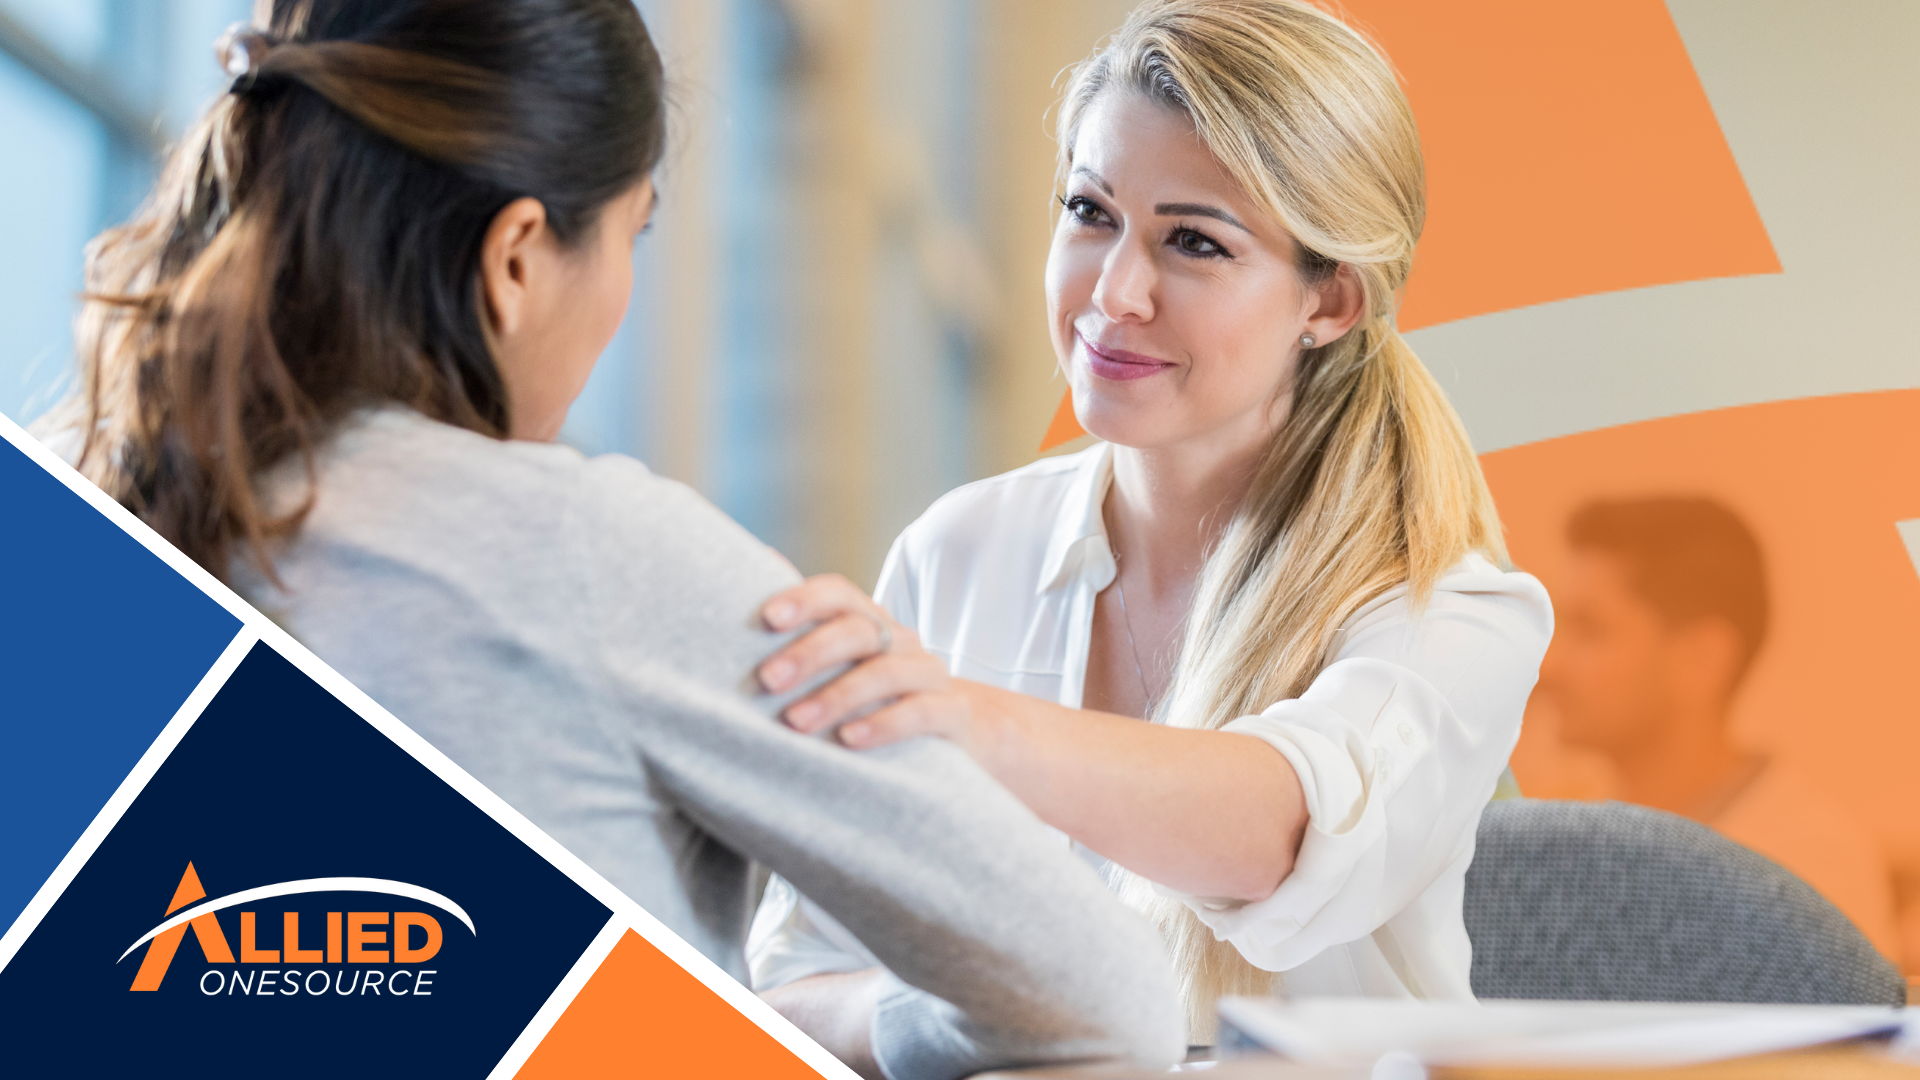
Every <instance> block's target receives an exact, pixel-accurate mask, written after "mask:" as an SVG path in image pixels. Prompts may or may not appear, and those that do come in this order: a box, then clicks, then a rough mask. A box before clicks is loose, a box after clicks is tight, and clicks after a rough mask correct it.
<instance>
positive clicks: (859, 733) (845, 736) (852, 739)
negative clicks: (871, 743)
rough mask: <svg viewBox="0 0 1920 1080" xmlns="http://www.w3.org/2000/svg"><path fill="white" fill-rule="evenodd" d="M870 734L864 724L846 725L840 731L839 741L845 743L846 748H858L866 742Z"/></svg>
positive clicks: (869, 730)
mask: <svg viewBox="0 0 1920 1080" xmlns="http://www.w3.org/2000/svg"><path fill="white" fill-rule="evenodd" d="M870 733H871V729H869V728H868V727H867V725H865V724H848V725H847V726H846V727H843V728H841V729H840V741H841V742H844V743H846V744H847V745H848V746H859V745H860V744H861V743H863V742H866V741H867V736H868V735H869V734H870Z"/></svg>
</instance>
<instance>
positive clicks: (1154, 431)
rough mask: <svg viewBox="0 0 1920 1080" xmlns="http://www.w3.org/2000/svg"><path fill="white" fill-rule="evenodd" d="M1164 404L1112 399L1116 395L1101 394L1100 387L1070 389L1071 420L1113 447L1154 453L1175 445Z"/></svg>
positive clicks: (1174, 435)
mask: <svg viewBox="0 0 1920 1080" xmlns="http://www.w3.org/2000/svg"><path fill="white" fill-rule="evenodd" d="M1167 413H1169V409H1167V407H1165V404H1154V405H1146V404H1140V402H1123V400H1116V394H1104V392H1100V388H1087V386H1075V388H1073V419H1077V421H1079V425H1081V427H1083V429H1087V434H1091V436H1094V438H1098V440H1100V442H1112V444H1114V446H1129V448H1133V450H1154V448H1158V446H1167V444H1171V442H1177V440H1179V436H1181V432H1177V430H1175V425H1171V423H1169V421H1171V419H1173V417H1169V415H1167Z"/></svg>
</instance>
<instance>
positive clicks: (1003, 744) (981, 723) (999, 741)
mask: <svg viewBox="0 0 1920 1080" xmlns="http://www.w3.org/2000/svg"><path fill="white" fill-rule="evenodd" d="M954 682H955V684H956V685H957V686H959V687H960V689H961V692H962V693H963V694H964V695H965V696H966V699H967V708H968V714H969V715H968V721H967V727H968V738H967V752H968V753H969V754H972V755H973V758H974V760H975V761H978V762H979V763H980V764H981V765H982V766H984V767H985V768H986V770H987V771H988V772H990V773H993V774H994V775H996V776H998V775H999V774H1000V766H1001V764H1002V762H1003V761H1004V759H1005V757H1006V752H1007V748H1008V746H1009V745H1010V744H1011V743H1012V742H1013V741H1014V740H1013V731H1012V728H1013V717H1012V715H1011V714H1010V713H1009V712H1008V711H1007V710H1006V709H1004V708H1001V707H1000V702H999V700H998V698H999V696H1000V695H1001V694H1003V693H1005V692H1006V691H1003V690H999V689H996V688H994V687H991V686H985V685H983V684H981V683H977V682H971V681H968V680H966V679H955V680H954Z"/></svg>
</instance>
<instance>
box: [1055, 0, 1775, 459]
mask: <svg viewBox="0 0 1920 1080" xmlns="http://www.w3.org/2000/svg"><path fill="white" fill-rule="evenodd" d="M1329 6H1332V7H1336V9H1337V13H1338V14H1341V15H1342V16H1343V17H1345V18H1346V19H1348V21H1349V22H1351V23H1352V24H1353V25H1354V26H1356V27H1357V28H1359V29H1360V30H1362V31H1363V32H1365V33H1367V34H1368V35H1369V36H1371V37H1372V38H1373V39H1374V40H1375V41H1377V42H1378V43H1379V44H1380V46H1381V47H1382V48H1383V49H1384V50H1385V51H1386V53H1387V56H1388V57H1389V58H1390V59H1391V60H1392V61H1393V63H1394V66H1395V67H1396V68H1397V69H1398V70H1399V72H1400V76H1401V80H1402V84H1403V85H1404V87H1405V89H1406V93H1407V98H1408V100H1409V101H1410V102H1411V103H1412V106H1413V112H1414V118H1415V120H1416V121H1417V122H1418V123H1419V125H1420V141H1421V147H1422V149H1423V152H1424V154H1425V156H1426V166H1427V225H1426V232H1425V234H1424V235H1423V236H1422V237H1421V238H1420V247H1419V250H1418V252H1417V253H1416V256H1415V259H1414V273H1413V276H1412V278H1411V279H1410V280H1409V281H1408V283H1407V289H1406V295H1405V297H1404V299H1403V302H1402V304H1401V308H1400V321H1399V322H1400V328H1401V329H1402V330H1405V331H1410V330H1417V329H1419V328H1421V327H1424V326H1433V325H1435V324H1438V323H1444V322H1452V321H1454V320H1456V319H1465V318H1470V317H1472V316H1475V315H1487V314H1491V313H1493V312H1496V311H1508V310H1512V309H1514V308H1520V307H1529V306H1532V305H1534V304H1544V303H1549V302H1552V301H1555V300H1568V299H1572V298H1574V297H1578V296H1591V295H1593V294H1596V293H1604V292H1615V291H1619V290H1622V289H1637V288H1644V287H1647V286H1650V285H1663V284H1670V283H1673V282H1680V281H1697V280H1702V279H1706V278H1718V277H1734V276H1739V275H1744V274H1775V273H1779V272H1780V259H1779V256H1778V255H1776V254H1775V253H1774V250H1773V243H1772V241H1771V240H1769V239H1768V238H1767V231H1766V226H1765V225H1764V224H1763V223H1762V222H1761V220H1760V214H1759V211H1758V210H1757V209H1756V208H1755V207H1754V204H1753V198H1752V196H1751V195H1750V194H1749V193H1748V192H1747V186H1746V182H1745V181H1744V180H1743V179H1742V178H1741V176H1740V168H1739V165H1738V163H1736V162H1735V161H1734V158H1733V151H1732V150H1731V149H1730V148H1729V147H1728V146H1727V141H1726V137H1725V136H1724V135H1723V134H1722V133H1721V131H1720V124H1719V121H1718V120H1716V119H1715V117H1714V115H1713V106H1712V104H1711V103H1710V102H1709V101H1708V100H1707V95H1706V91H1705V89H1704V88H1703V87H1702V86H1701V85H1700V78H1699V76H1698V75H1697V74H1695V72H1694V69H1693V63H1692V61H1691V60H1690V59H1689V58H1688V56H1687V49H1686V44H1685V42H1683V41H1682V40H1681V38H1680V32H1679V30H1678V29H1677V28H1676V27H1675V26H1674V24H1673V17H1672V16H1671V15H1669V14H1668V12H1667V7H1666V4H1665V3H1663V2H1662V0H1615V2H1613V3H1608V4H1556V3H1541V2H1539V0H1449V2H1447V3H1437V2H1435V0H1348V2H1347V3H1346V4H1344V6H1341V5H1329ZM1082 434H1084V432H1082V431H1081V430H1080V426H1079V424H1078V423H1076V422H1074V420H1073V416H1072V409H1071V407H1070V406H1067V405H1063V406H1062V408H1061V411H1060V412H1059V413H1058V414H1056V415H1055V417H1054V421H1053V424H1052V425H1051V426H1050V427H1049V428H1048V431H1047V436H1046V439H1045V440H1043V442H1042V445H1041V450H1042V452H1044V451H1046V450H1049V449H1051V448H1053V447H1055V446H1058V445H1060V444H1062V443H1065V442H1068V441H1070V440H1072V439H1075V438H1078V437H1079V436H1080V435H1082Z"/></svg>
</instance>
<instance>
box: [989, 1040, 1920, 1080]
mask: <svg viewBox="0 0 1920 1080" xmlns="http://www.w3.org/2000/svg"><path fill="white" fill-rule="evenodd" d="M1169 1076H1177V1077H1188V1076H1191V1077H1193V1078H1194V1080H1371V1076H1372V1070H1370V1069H1367V1068H1364V1067H1363V1068H1333V1067H1329V1066H1324V1065H1298V1064H1293V1063H1290V1062H1285V1061H1280V1060H1278V1059H1272V1058H1242V1059H1239V1060H1236V1061H1223V1062H1221V1063H1220V1064H1219V1065H1217V1066H1215V1067H1214V1068H1211V1069H1206V1070H1196V1071H1193V1072H1178V1073H1167V1072H1159V1071H1155V1070H1152V1069H1132V1068H1126V1067H1124V1066H1113V1065H1081V1066H1072V1067H1066V1068H1051V1069H1017V1070H1013V1071H1008V1072H994V1073H983V1074H981V1075H980V1076H977V1077H975V1078H974V1080H1167V1078H1168V1077H1169ZM1428 1076H1430V1077H1431V1078H1432V1080H1622V1078H1623V1077H1631V1078H1632V1080H1806V1078H1818V1080H1920V1063H1916V1062H1906V1061H1896V1060H1894V1059H1893V1058H1890V1057H1888V1056H1887V1048H1886V1044H1885V1043H1884V1042H1880V1041H1875V1040H1866V1041H1861V1042H1850V1043H1841V1044H1838V1045H1834V1046H1819V1047H1813V1048H1811V1049H1807V1050H1794V1051H1790V1052H1787V1053H1781V1054H1763V1055H1760V1056H1758V1057H1746V1058H1736V1059H1734V1060H1731V1061H1716V1062H1710V1063H1708V1064H1705V1065H1688V1066H1684V1067H1681V1068H1671V1069H1563V1068H1552V1069H1520V1068H1510V1067H1502V1068H1440V1067H1436V1068H1433V1069H1431V1070H1429V1071H1428Z"/></svg>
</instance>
